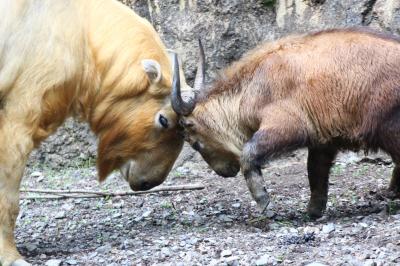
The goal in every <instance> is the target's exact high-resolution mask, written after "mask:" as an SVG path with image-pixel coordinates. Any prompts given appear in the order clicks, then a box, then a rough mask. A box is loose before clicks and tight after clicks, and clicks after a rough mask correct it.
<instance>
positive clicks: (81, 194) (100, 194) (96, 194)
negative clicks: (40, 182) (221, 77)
mask: <svg viewBox="0 0 400 266" xmlns="http://www.w3.org/2000/svg"><path fill="white" fill-rule="evenodd" d="M204 188H205V187H204V185H201V184H193V185H179V186H165V187H158V188H154V189H151V190H147V191H117V192H111V191H91V190H46V189H21V190H20V191H21V192H22V193H38V194H53V195H42V196H22V197H21V199H67V198H104V197H118V196H120V197H123V196H136V195H141V194H148V193H156V192H164V191H188V190H201V189H204Z"/></svg>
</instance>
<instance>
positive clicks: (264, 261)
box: [256, 254, 275, 266]
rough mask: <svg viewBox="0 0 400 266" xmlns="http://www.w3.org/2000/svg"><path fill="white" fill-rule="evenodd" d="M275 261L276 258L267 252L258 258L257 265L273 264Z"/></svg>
mask: <svg viewBox="0 0 400 266" xmlns="http://www.w3.org/2000/svg"><path fill="white" fill-rule="evenodd" d="M274 262H275V260H274V258H272V257H271V256H269V255H267V254H265V255H263V256H261V257H260V258H259V259H258V260H256V265H257V266H266V265H270V264H273V263H274Z"/></svg>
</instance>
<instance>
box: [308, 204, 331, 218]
mask: <svg viewBox="0 0 400 266" xmlns="http://www.w3.org/2000/svg"><path fill="white" fill-rule="evenodd" d="M325 209H326V200H314V201H310V203H309V204H308V207H307V214H308V216H310V218H312V219H318V218H321V217H322V215H323V214H324V211H325Z"/></svg>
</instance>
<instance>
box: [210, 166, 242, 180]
mask: <svg viewBox="0 0 400 266" xmlns="http://www.w3.org/2000/svg"><path fill="white" fill-rule="evenodd" d="M239 171H240V165H239V164H236V163H231V164H228V165H227V166H226V167H224V168H222V169H216V170H215V172H216V173H217V174H218V175H220V176H222V177H235V176H236V175H237V174H238V172H239Z"/></svg>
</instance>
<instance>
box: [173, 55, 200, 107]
mask: <svg viewBox="0 0 400 266" xmlns="http://www.w3.org/2000/svg"><path fill="white" fill-rule="evenodd" d="M171 104H172V109H174V111H175V112H176V113H177V114H179V115H190V114H191V113H192V111H193V109H194V107H195V106H196V100H195V99H190V100H189V101H188V102H185V101H184V100H183V99H182V94H181V81H180V75H179V62H178V55H177V54H174V77H173V80H172V95H171Z"/></svg>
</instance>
